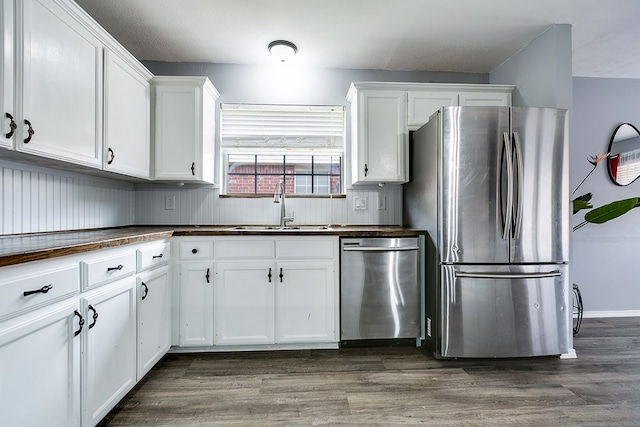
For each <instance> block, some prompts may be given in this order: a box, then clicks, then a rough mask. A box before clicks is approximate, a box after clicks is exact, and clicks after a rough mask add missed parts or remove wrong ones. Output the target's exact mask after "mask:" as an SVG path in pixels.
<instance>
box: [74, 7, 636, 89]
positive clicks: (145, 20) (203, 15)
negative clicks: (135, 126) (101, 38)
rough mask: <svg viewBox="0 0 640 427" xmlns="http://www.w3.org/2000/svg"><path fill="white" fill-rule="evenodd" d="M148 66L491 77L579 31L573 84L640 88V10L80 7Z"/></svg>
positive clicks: (622, 8) (575, 45)
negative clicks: (537, 45) (278, 57)
mask: <svg viewBox="0 0 640 427" xmlns="http://www.w3.org/2000/svg"><path fill="white" fill-rule="evenodd" d="M76 1H77V3H78V4H79V5H80V6H82V7H83V8H84V9H85V10H86V11H87V12H89V14H90V15H91V16H93V18H94V19H95V20H96V21H98V22H99V23H100V24H101V25H102V26H103V27H104V28H105V29H106V30H107V31H109V32H110V33H111V34H112V35H113V36H114V37H115V38H116V39H118V41H120V43H122V44H123V45H124V46H125V47H126V48H127V49H128V50H129V51H130V52H131V53H133V55H135V56H136V57H137V58H138V59H141V60H155V61H169V62H212V63H236V64H263V63H267V62H269V61H272V59H271V58H270V57H269V55H268V51H267V45H268V44H269V42H271V41H273V40H276V39H285V40H289V41H291V42H293V43H295V44H296V45H297V46H298V49H299V51H298V55H297V56H296V57H295V61H296V63H299V64H300V65H303V66H312V67H324V68H351V69H378V70H411V71H458V72H475V73H488V72H490V71H491V70H493V69H494V68H495V67H497V66H498V65H500V64H501V63H502V62H503V61H505V60H506V59H508V58H509V57H510V56H512V55H513V54H514V53H516V52H517V51H518V50H520V49H521V48H522V47H524V46H526V44H527V43H529V42H530V41H531V40H533V39H534V38H536V37H537V36H538V35H540V34H542V33H543V32H544V31H545V30H546V29H547V28H548V27H549V26H550V25H552V24H571V25H572V29H573V31H572V42H573V74H574V76H585V77H611V78H640V53H639V51H638V48H637V46H638V42H640V24H639V23H640V1H638V0H456V1H453V0H179V1H176V0H76Z"/></svg>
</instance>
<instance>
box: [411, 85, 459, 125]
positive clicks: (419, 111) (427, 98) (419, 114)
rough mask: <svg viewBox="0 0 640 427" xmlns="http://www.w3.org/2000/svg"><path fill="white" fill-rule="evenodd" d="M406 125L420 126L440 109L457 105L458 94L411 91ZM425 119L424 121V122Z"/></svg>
mask: <svg viewBox="0 0 640 427" xmlns="http://www.w3.org/2000/svg"><path fill="white" fill-rule="evenodd" d="M408 102H409V111H408V112H409V118H408V123H407V124H408V125H409V127H412V126H418V127H420V126H422V125H423V124H425V123H426V122H427V121H429V116H431V115H432V114H433V113H435V112H436V111H437V110H438V109H439V108H440V107H450V106H453V105H458V92H452V91H442V92H440V91H437V92H434V91H412V92H409V93H408ZM425 118H426V120H425Z"/></svg>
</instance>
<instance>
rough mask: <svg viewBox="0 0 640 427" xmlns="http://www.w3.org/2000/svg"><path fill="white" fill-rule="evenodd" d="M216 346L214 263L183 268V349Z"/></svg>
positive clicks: (181, 274)
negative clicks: (214, 327) (214, 344)
mask: <svg viewBox="0 0 640 427" xmlns="http://www.w3.org/2000/svg"><path fill="white" fill-rule="evenodd" d="M208 345H213V263H212V262H185V263H182V264H180V347H194V346H195V347H198V346H208Z"/></svg>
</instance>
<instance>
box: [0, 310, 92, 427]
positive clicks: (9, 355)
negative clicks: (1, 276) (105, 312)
mask: <svg viewBox="0 0 640 427" xmlns="http://www.w3.org/2000/svg"><path fill="white" fill-rule="evenodd" d="M79 309H80V307H79V304H78V299H77V298H73V299H71V300H69V301H66V302H63V303H59V304H56V305H53V306H49V307H46V308H42V309H39V310H37V311H35V312H31V313H29V314H27V315H23V316H21V317H19V318H16V319H13V320H12V321H7V322H3V323H0V371H1V373H2V374H1V378H0V396H2V398H0V414H2V422H1V424H2V425H6V426H51V427H58V426H59V427H67V426H80V336H76V332H77V331H78V330H79V329H80V326H79V323H80V322H79V321H80V311H79ZM75 313H78V314H77V315H76V314H75ZM85 328H86V325H85Z"/></svg>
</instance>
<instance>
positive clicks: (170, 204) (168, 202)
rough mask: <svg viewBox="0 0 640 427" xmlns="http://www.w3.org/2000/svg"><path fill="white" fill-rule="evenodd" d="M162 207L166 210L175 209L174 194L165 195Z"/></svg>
mask: <svg viewBox="0 0 640 427" xmlns="http://www.w3.org/2000/svg"><path fill="white" fill-rule="evenodd" d="M164 209H165V210H167V211H173V210H175V209H176V196H165V198H164Z"/></svg>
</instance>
